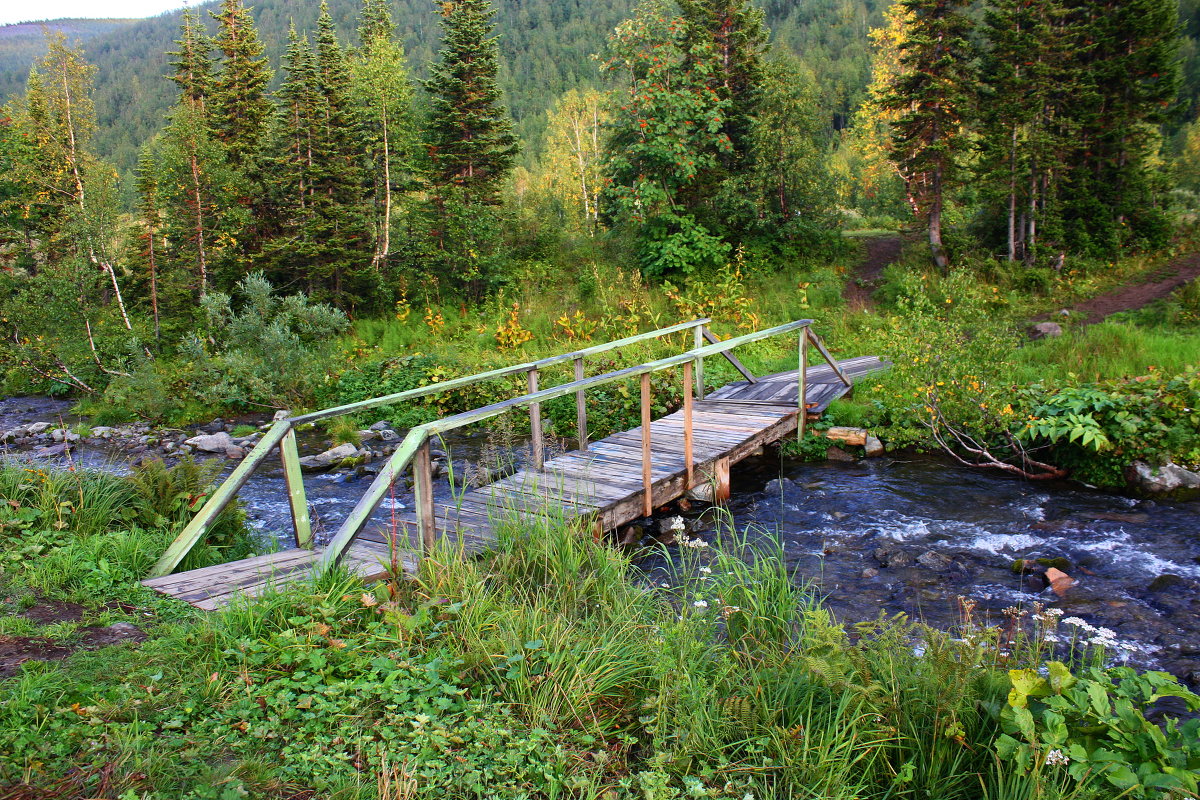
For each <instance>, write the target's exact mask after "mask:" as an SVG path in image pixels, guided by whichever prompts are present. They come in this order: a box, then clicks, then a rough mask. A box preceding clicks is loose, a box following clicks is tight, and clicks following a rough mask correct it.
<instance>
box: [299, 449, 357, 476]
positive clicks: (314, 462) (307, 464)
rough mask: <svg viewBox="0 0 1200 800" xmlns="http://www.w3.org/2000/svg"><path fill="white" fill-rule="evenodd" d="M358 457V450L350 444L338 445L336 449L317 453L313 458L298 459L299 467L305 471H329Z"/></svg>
mask: <svg viewBox="0 0 1200 800" xmlns="http://www.w3.org/2000/svg"><path fill="white" fill-rule="evenodd" d="M358 455H359V453H358V448H357V447H355V446H354V445H352V444H349V443H347V444H339V445H338V446H337V447H331V448H329V449H328V450H326V451H325V452H324V453H318V454H317V455H315V456H305V457H304V458H302V459H300V466H301V467H303V468H304V469H307V470H321V469H329V468H330V467H336V466H340V465H342V464H343V463H344V462H346V461H347V460H348V459H351V458H355V457H357V456H358Z"/></svg>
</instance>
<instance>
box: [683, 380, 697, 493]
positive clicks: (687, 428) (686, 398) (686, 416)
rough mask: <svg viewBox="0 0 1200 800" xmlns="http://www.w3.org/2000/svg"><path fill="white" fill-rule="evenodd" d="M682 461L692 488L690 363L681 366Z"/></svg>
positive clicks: (688, 486) (685, 485)
mask: <svg viewBox="0 0 1200 800" xmlns="http://www.w3.org/2000/svg"><path fill="white" fill-rule="evenodd" d="M683 461H684V464H685V465H686V466H687V483H686V484H684V488H685V490H686V489H691V488H692V480H693V478H694V477H695V476H694V475H693V474H692V362H691V361H688V362H686V363H685V364H684V365H683Z"/></svg>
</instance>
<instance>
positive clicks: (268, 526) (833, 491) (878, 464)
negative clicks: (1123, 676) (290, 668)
mask: <svg viewBox="0 0 1200 800" xmlns="http://www.w3.org/2000/svg"><path fill="white" fill-rule="evenodd" d="M66 407H67V404H65V403H59V402H58V401H48V400H44V399H30V398H23V399H20V400H3V401H0V430H4V429H6V428H8V427H12V426H13V425H16V424H20V423H26V422H30V421H35V420H36V419H46V420H54V421H56V420H57V418H58V417H59V415H63V414H65V412H66ZM68 422H69V420H68ZM448 444H449V445H450V447H449V449H450V454H451V457H452V458H453V459H454V461H456V462H458V463H459V464H460V469H461V464H462V461H463V460H472V459H474V458H476V457H477V454H478V451H479V448H480V446H481V441H480V440H479V439H478V438H469V437H464V438H461V439H457V440H452V441H450V442H448ZM324 446H325V443H324V442H323V441H317V440H315V439H310V440H302V441H301V451H302V453H311V452H318V451H319V450H321V449H323V448H324ZM74 458H75V459H76V462H77V463H82V464H84V465H87V466H93V467H101V468H105V469H110V470H114V471H125V470H127V469H128V468H129V467H128V463H127V462H128V459H127V457H125V456H123V454H122V453H120V452H116V451H109V450H104V449H100V448H92V447H86V446H84V447H80V448H78V449H77V450H76V453H75V456H74ZM229 466H230V468H231V467H232V464H230V465H229ZM371 477H372V476H370V475H362V476H356V475H354V474H348V473H325V474H318V475H309V476H306V479H305V484H306V489H307V492H308V499H309V502H310V504H311V505H312V507H313V514H314V519H315V521H316V527H317V529H318V532H320V531H324V533H325V534H326V535H328V533H330V532H331V531H332V530H333V529H335V528H336V527H337V524H338V523H339V522H340V521H341V519H342V518H344V516H345V515H346V514H347V513H348V512H349V511H350V509H351V508H352V507H353V505H354V503H355V502H356V501H357V499H358V497H359V496H360V494H361V493H362V492H363V491H364V490H365V489H366V487H367V485H368V484H369V483H370V480H371ZM733 480H734V484H733V497H734V499H733V501H732V502H731V503H730V505H729V511H730V512H731V513H732V516H733V519H734V522H735V523H736V525H737V526H738V528H739V529H743V528H745V527H746V526H749V529H750V531H751V535H752V536H756V537H762V538H771V539H778V541H779V543H780V544H781V546H782V550H783V553H784V556H785V558H786V559H787V561H788V564H789V566H790V567H791V568H792V569H793V571H794V574H795V575H796V578H797V580H799V581H807V582H811V583H812V584H813V585H814V586H815V588H816V589H817V590H818V591H819V592H820V593H821V594H822V595H823V596H825V598H826V602H827V604H828V605H829V606H830V607H831V608H832V609H833V610H834V611H835V612H836V613H837V614H838V615H839V617H840V618H842V619H843V620H846V621H857V620H862V619H870V618H874V617H876V616H877V615H878V614H879V613H880V611H885V612H888V613H894V612H899V611H903V612H906V613H907V614H909V615H910V616H913V617H916V618H919V619H923V620H924V621H926V622H928V623H930V624H933V625H937V626H949V625H952V624H954V623H955V622H956V621H957V613H958V601H957V598H958V597H960V596H962V597H969V598H972V599H974V600H976V601H977V602H978V604H979V611H980V612H981V613H990V614H992V616H993V618H996V617H998V616H999V614H1000V611H1001V610H1002V609H1004V608H1006V607H1010V606H1022V607H1026V608H1027V607H1029V606H1030V605H1031V604H1032V603H1033V602H1034V601H1040V602H1043V603H1046V604H1049V605H1052V606H1054V607H1057V608H1060V609H1062V610H1063V612H1064V614H1065V615H1067V616H1078V617H1081V618H1083V619H1085V620H1086V621H1088V622H1089V623H1091V624H1093V625H1103V626H1105V627H1107V628H1110V629H1112V630H1113V631H1115V632H1116V633H1117V636H1118V638H1119V639H1120V641H1121V643H1122V646H1123V647H1125V648H1126V650H1127V652H1128V654H1129V656H1130V658H1131V660H1132V661H1136V662H1137V663H1140V664H1143V665H1145V666H1156V667H1161V668H1167V669H1170V670H1171V671H1172V672H1175V673H1176V674H1178V675H1180V676H1182V677H1185V678H1186V679H1188V680H1189V681H1190V682H1192V683H1193V684H1196V683H1197V682H1200V502H1197V501H1192V502H1166V501H1152V500H1135V499H1130V498H1127V497H1123V496H1120V495H1114V494H1106V493H1102V492H1097V491H1093V490H1090V489H1087V488H1084V487H1081V486H1078V485H1076V484H1070V483H1065V482H1064V483H1054V484H1048V483H1030V482H1027V481H1021V480H1017V479H1014V478H1010V477H1007V476H1004V475H1000V474H997V473H992V472H984V471H974V470H969V469H966V468H963V467H959V466H956V465H954V464H951V463H948V462H946V461H943V460H940V459H934V458H915V459H911V460H904V459H892V458H882V459H876V460H870V461H859V462H856V463H849V464H847V463H834V462H828V463H819V464H813V463H801V462H794V461H789V460H786V459H780V458H779V457H778V455H776V456H774V457H771V456H764V457H760V458H755V459H750V460H748V461H745V462H742V464H740V465H738V466H737V467H736V468H735V469H734V471H733ZM440 483H441V486H442V489H441V493H445V492H446V491H447V489H446V482H445V480H444V479H443V480H442V481H441V482H440ZM241 499H242V502H243V504H244V505H245V507H246V510H247V514H248V518H249V521H250V524H251V525H252V526H253V527H255V528H256V529H257V530H259V531H261V532H262V534H263V535H265V536H273V537H278V538H279V539H280V540H281V541H282V542H283V543H284V544H285V546H286V545H287V544H288V537H289V536H290V518H289V511H288V506H287V500H286V493H285V491H284V487H283V478H282V472H281V470H280V468H279V467H278V465H277V462H275V461H274V460H269V461H268V462H267V464H265V465H264V467H263V468H260V470H259V472H258V473H256V475H255V476H254V477H253V478H252V479H251V481H250V483H249V484H247V486H246V487H245V489H243V491H242V492H241ZM411 502H412V498H411V493H410V492H409V491H408V490H402V489H400V488H399V487H397V489H396V491H395V493H394V494H393V495H392V496H390V497H389V498H387V499H385V500H384V503H383V506H382V507H381V509H380V510H379V511H378V512H377V514H376V516H377V519H378V521H380V522H382V523H385V524H386V522H387V519H388V516H389V514H390V512H391V510H392V509H394V508H402V507H404V506H407V505H411ZM693 516H699V517H700V518H701V521H703V519H706V518H710V517H711V516H712V515H711V514H709V513H702V514H693ZM701 535H704V534H701ZM1035 558H1043V559H1064V561H1062V562H1057V563H1059V564H1060V565H1061V566H1063V568H1064V569H1065V571H1066V572H1068V573H1069V574H1070V576H1071V577H1072V578H1073V579H1075V580H1076V583H1075V585H1073V586H1071V587H1070V588H1069V589H1068V590H1067V591H1066V592H1065V593H1064V594H1063V595H1062V596H1061V597H1059V596H1058V595H1056V594H1055V592H1054V591H1053V590H1052V589H1050V588H1045V587H1044V586H1043V585H1042V584H1040V583H1037V582H1036V579H1031V578H1030V577H1029V576H1027V575H1025V576H1023V575H1021V574H1018V573H1015V572H1014V571H1013V570H1012V565H1013V562H1014V561H1015V560H1017V559H1035ZM643 566H645V567H646V568H648V569H652V568H654V567H655V566H657V562H656V561H655V559H654V558H653V557H650V558H647V559H645V560H644V561H643Z"/></svg>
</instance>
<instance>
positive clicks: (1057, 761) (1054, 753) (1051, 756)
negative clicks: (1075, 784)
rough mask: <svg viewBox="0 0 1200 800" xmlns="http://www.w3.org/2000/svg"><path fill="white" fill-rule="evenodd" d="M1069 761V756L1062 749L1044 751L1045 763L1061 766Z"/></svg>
mask: <svg viewBox="0 0 1200 800" xmlns="http://www.w3.org/2000/svg"><path fill="white" fill-rule="evenodd" d="M1070 763H1071V759H1070V757H1068V756H1067V754H1066V753H1064V752H1063V751H1062V750H1057V749H1055V750H1051V751H1050V752H1049V753H1046V764H1047V765H1048V766H1051V767H1062V766H1066V765H1067V764H1070Z"/></svg>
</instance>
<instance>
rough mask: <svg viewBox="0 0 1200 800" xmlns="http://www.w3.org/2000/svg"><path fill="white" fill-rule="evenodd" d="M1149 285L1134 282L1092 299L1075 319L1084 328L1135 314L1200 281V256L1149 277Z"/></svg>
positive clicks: (1074, 312) (1076, 312)
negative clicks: (1118, 315)
mask: <svg viewBox="0 0 1200 800" xmlns="http://www.w3.org/2000/svg"><path fill="white" fill-rule="evenodd" d="M1150 278H1151V279H1150V280H1149V281H1147V282H1146V283H1134V284H1130V285H1128V286H1122V287H1121V288H1119V289H1114V290H1113V291H1111V292H1109V293H1107V294H1102V295H1100V296H1098V297H1093V298H1092V299H1091V300H1086V301H1084V302H1082V303H1080V304H1079V305H1077V306H1074V307H1073V308H1072V309H1071V315H1072V316H1074V317H1079V316H1082V317H1083V322H1084V324H1085V325H1092V324H1095V323H1097V322H1100V321H1102V320H1103V319H1104V318H1105V317H1107V316H1109V315H1110V314H1116V313H1117V312H1118V311H1133V310H1135V309H1139V308H1141V307H1142V306H1146V305H1149V304H1150V303H1153V302H1154V301H1155V300H1161V299H1163V298H1164V297H1168V296H1170V294H1171V293H1172V292H1174V291H1175V290H1176V289H1178V288H1179V287H1180V286H1183V285H1184V284H1187V283H1189V282H1191V281H1194V280H1196V279H1197V278H1200V253H1192V254H1191V255H1187V256H1183V257H1182V258H1179V259H1176V260H1175V261H1172V262H1171V263H1170V264H1167V265H1165V266H1163V267H1162V268H1161V269H1159V270H1158V271H1156V272H1155V273H1154V274H1153V275H1151V276H1150Z"/></svg>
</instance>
